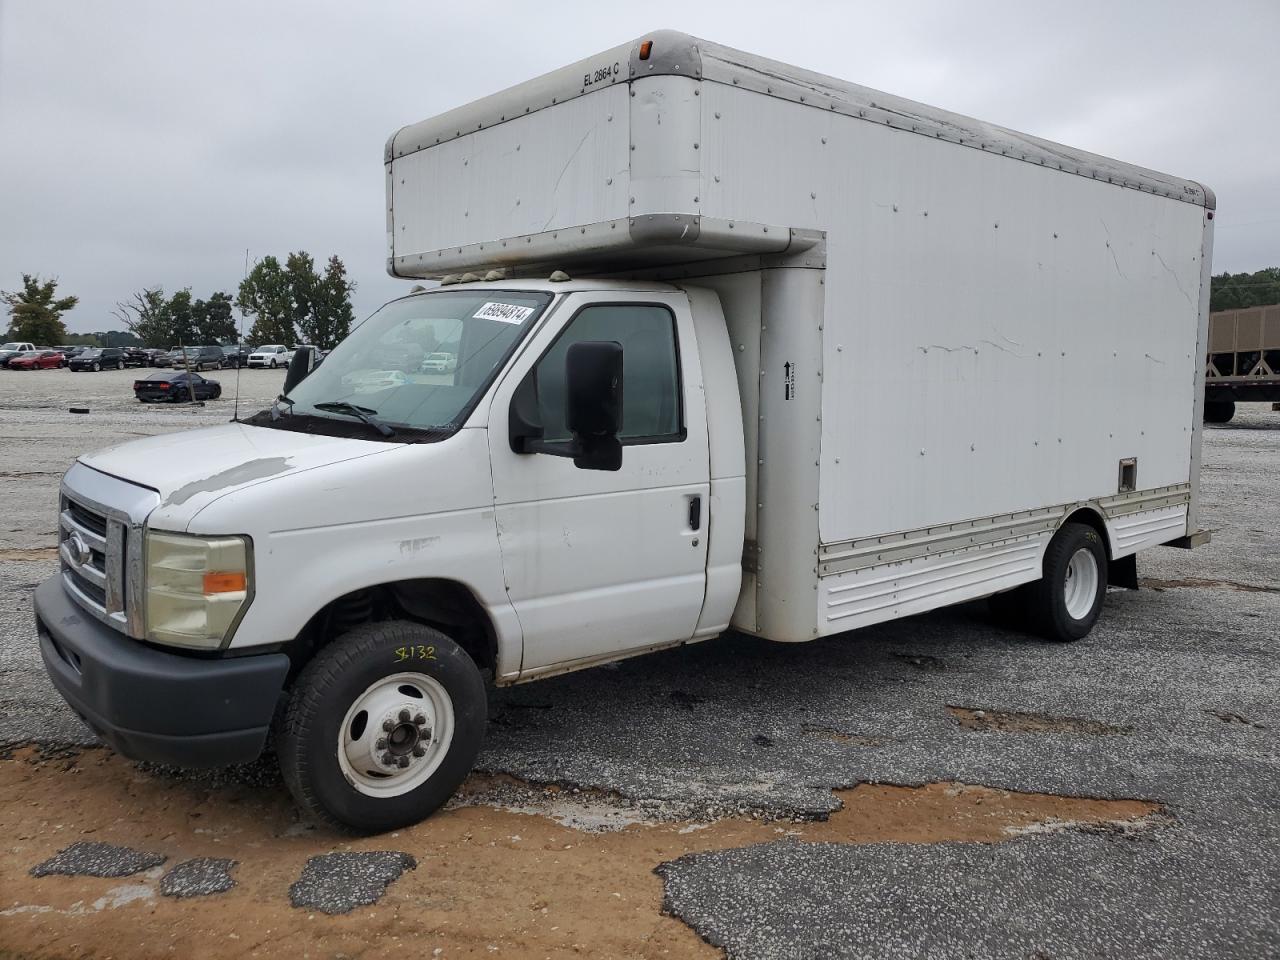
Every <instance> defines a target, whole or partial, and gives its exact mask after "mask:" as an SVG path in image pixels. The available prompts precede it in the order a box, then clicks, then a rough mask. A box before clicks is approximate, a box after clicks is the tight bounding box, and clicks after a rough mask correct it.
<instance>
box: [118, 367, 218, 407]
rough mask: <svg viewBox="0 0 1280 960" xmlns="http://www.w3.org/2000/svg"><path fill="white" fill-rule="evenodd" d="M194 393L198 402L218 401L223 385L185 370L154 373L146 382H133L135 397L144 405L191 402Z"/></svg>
mask: <svg viewBox="0 0 1280 960" xmlns="http://www.w3.org/2000/svg"><path fill="white" fill-rule="evenodd" d="M193 393H194V394H195V399H197V400H217V399H218V398H219V397H220V396H222V385H221V384H220V383H218V381H217V380H209V379H207V378H205V377H202V376H200V374H198V373H187V371H185V370H175V371H173V372H171V373H168V372H166V373H153V374H151V375H150V376H148V377H147V378H146V379H144V380H135V381H133V395H134V396H135V397H137V398H138V399H139V400H140V401H142V402H143V403H184V402H189V401H190V400H191V398H192V394H193Z"/></svg>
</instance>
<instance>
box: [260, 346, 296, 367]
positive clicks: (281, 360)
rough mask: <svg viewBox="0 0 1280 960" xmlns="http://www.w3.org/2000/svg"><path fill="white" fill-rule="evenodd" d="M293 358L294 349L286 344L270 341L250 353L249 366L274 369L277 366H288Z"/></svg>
mask: <svg viewBox="0 0 1280 960" xmlns="http://www.w3.org/2000/svg"><path fill="white" fill-rule="evenodd" d="M292 359H293V351H292V350H291V349H289V348H288V347H286V346H285V345H284V344H280V343H268V344H267V345H266V346H262V347H258V349H256V350H254V351H253V353H251V354H249V366H251V367H270V368H271V369H272V370H274V369H275V368H276V367H287V366H288V365H289V361H290V360H292Z"/></svg>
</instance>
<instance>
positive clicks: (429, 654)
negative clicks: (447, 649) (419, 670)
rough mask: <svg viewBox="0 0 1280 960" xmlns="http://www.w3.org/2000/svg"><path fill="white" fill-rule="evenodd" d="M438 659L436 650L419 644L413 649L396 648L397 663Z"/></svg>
mask: <svg viewBox="0 0 1280 960" xmlns="http://www.w3.org/2000/svg"><path fill="white" fill-rule="evenodd" d="M435 658H436V648H435V647H428V646H424V645H423V644H418V645H416V646H412V647H396V661H395V662H396V663H404V661H406V660H434V659H435Z"/></svg>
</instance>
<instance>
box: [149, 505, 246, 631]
mask: <svg viewBox="0 0 1280 960" xmlns="http://www.w3.org/2000/svg"><path fill="white" fill-rule="evenodd" d="M146 557H147V572H146V591H147V604H146V610H147V613H146V626H147V639H148V640H150V641H152V642H153V643H165V644H170V645H172V646H176V647H196V648H199V649H203V650H216V649H217V648H218V647H220V646H222V643H223V641H224V640H226V639H227V638H228V637H229V636H230V634H231V631H232V630H233V629H234V628H235V625H236V623H237V622H238V621H239V619H240V614H241V613H242V612H243V611H244V609H245V607H247V606H248V605H249V599H250V597H251V596H252V593H253V583H252V571H251V570H250V567H249V560H250V547H249V542H248V540H247V539H246V538H245V537H190V536H185V535H183V534H177V533H159V532H157V531H154V530H152V531H148V532H147V544H146Z"/></svg>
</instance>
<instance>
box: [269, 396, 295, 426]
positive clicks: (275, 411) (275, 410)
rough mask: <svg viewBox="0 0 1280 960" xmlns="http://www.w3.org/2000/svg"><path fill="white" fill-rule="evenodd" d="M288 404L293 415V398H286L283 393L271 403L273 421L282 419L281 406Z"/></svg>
mask: <svg viewBox="0 0 1280 960" xmlns="http://www.w3.org/2000/svg"><path fill="white" fill-rule="evenodd" d="M282 403H287V404H288V405H289V413H290V414H292V413H293V403H294V401H293V398H292V397H286V396H285V395H284V394H283V393H282V394H280V395H279V396H278V397H276V398H275V399H274V400H273V401H271V419H272V420H273V421H275V420H279V419H280V404H282Z"/></svg>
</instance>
